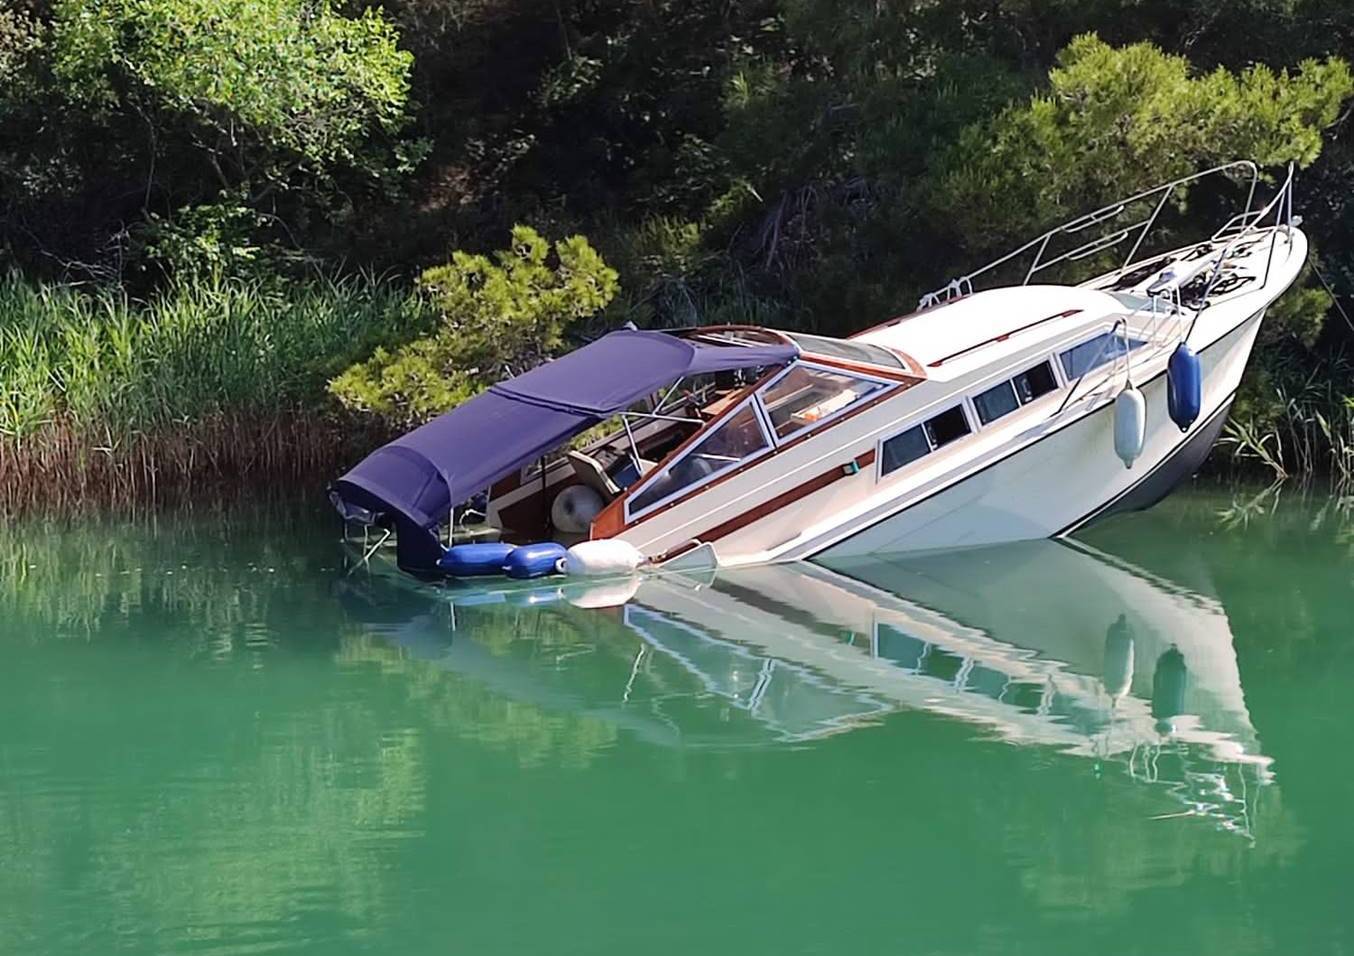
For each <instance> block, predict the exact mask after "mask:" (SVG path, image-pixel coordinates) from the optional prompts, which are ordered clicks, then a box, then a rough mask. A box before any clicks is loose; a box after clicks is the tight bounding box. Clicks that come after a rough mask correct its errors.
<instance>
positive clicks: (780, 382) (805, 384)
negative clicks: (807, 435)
mask: <svg viewBox="0 0 1354 956" xmlns="http://www.w3.org/2000/svg"><path fill="white" fill-rule="evenodd" d="M883 387H884V385H883V383H881V382H875V381H872V380H870V379H867V378H860V377H858V376H855V375H852V374H850V373H849V372H840V371H836V370H833V371H827V370H826V369H821V368H814V367H812V366H809V365H795V366H793V367H792V368H791V369H790V370H789V371H788V372H786V373H785V374H784V375H782V376H781V377H780V378H778V379H776V380H775V381H774V382H772V383H771V384H770V385H768V386H766V387H765V388H764V389H762V391H761V393H760V394H761V399H762V405H763V406H764V407H765V408H766V414H767V417H768V418H769V419H770V421H771V428H772V430H773V431H775V433H776V438H777V439H778V440H784V439H786V438H789V437H790V436H791V435H793V434H794V433H795V432H797V431H799V430H801V429H804V428H808V427H810V426H812V425H814V424H816V423H818V422H820V421H822V420H823V419H825V418H829V417H831V416H832V415H835V414H836V413H837V412H839V411H841V410H843V409H845V408H848V407H850V406H851V405H854V404H855V403H856V402H858V401H860V400H861V399H863V398H865V397H866V396H867V395H871V394H873V393H875V392H877V391H879V390H880V389H881V388H883Z"/></svg>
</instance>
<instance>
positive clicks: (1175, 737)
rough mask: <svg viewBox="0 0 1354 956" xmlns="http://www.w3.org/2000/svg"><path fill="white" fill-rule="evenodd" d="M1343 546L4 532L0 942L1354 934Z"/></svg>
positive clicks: (1200, 500)
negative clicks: (738, 544) (582, 576)
mask: <svg viewBox="0 0 1354 956" xmlns="http://www.w3.org/2000/svg"><path fill="white" fill-rule="evenodd" d="M1224 512H1225V513H1224ZM1352 528H1354V521H1351V520H1349V518H1348V516H1347V515H1346V514H1344V513H1343V512H1342V510H1341V507H1340V503H1339V502H1335V501H1330V500H1326V499H1321V500H1311V499H1308V500H1306V501H1303V500H1295V498H1294V496H1293V495H1292V494H1291V493H1289V494H1287V495H1286V496H1284V497H1283V498H1280V499H1278V500H1276V499H1275V498H1273V497H1272V496H1257V495H1256V494H1255V493H1253V492H1246V493H1234V492H1200V491H1195V492H1190V493H1187V494H1182V495H1179V496H1177V497H1175V498H1173V499H1172V500H1171V501H1169V502H1168V503H1167V504H1165V505H1163V506H1162V507H1160V508H1159V509H1157V510H1156V511H1154V512H1152V513H1149V514H1146V515H1138V516H1132V517H1130V518H1127V519H1123V520H1118V521H1117V522H1115V523H1112V524H1110V525H1108V526H1105V527H1103V528H1101V529H1099V530H1097V531H1096V532H1094V533H1091V534H1088V535H1087V536H1086V537H1085V539H1084V541H1085V543H1084V546H1081V547H1078V548H1071V547H1067V546H1064V545H1059V544H1053V543H1047V542H1044V543H1036V544H1032V545H1021V546H1017V547H1012V548H999V549H992V550H988V551H979V552H970V553H966V554H959V555H951V556H946V557H935V558H930V559H927V560H923V561H917V560H912V561H904V560H891V561H876V562H872V563H869V564H857V565H853V566H850V567H843V568H836V569H833V570H826V569H813V568H808V569H795V568H776V569H758V570H749V571H744V572H740V573H729V574H722V575H720V576H718V577H717V578H715V579H714V580H713V581H711V580H708V579H703V580H696V579H680V580H672V581H649V582H646V583H644V584H643V585H642V586H640V587H639V589H638V591H637V592H636V593H635V594H634V596H633V597H632V598H631V600H630V601H629V603H627V604H625V605H624V606H620V607H609V608H600V609H599V608H588V607H580V606H577V605H588V604H607V603H612V602H614V601H615V600H616V599H617V597H618V596H617V595H616V594H614V593H613V594H610V595H607V594H597V593H591V592H580V591H576V590H573V591H569V592H568V593H565V594H561V593H560V592H559V591H558V589H555V588H553V587H550V588H546V589H541V590H537V591H535V592H528V593H518V594H514V595H511V596H508V597H503V596H501V595H500V596H499V597H500V598H502V599H501V600H498V599H497V598H495V597H492V596H491V597H490V598H488V599H482V601H481V603H475V601H474V600H473V595H470V594H467V593H464V592H452V593H451V594H448V593H446V592H435V591H431V590H428V589H426V588H417V587H413V588H411V587H405V586H402V585H401V584H400V583H399V582H397V581H393V580H391V579H389V578H388V577H387V576H385V575H383V574H380V573H371V572H369V571H365V570H361V569H359V570H357V571H356V572H354V573H346V572H345V570H344V564H343V560H342V555H341V553H340V551H339V549H338V548H337V546H336V545H335V544H334V543H332V541H331V538H332V536H333V532H334V529H333V526H332V525H331V524H330V523H329V520H328V517H327V516H326V515H323V514H320V513H314V514H312V513H310V512H308V511H306V510H304V509H291V510H288V509H277V508H251V509H239V510H237V511H233V512H227V513H209V514H199V515H196V516H191V515H190V516H178V517H162V518H160V519H159V520H158V521H157V522H154V523H147V522H129V523H115V522H109V521H104V522H89V523H85V524H81V525H78V526H76V527H74V528H70V527H66V528H61V527H58V526H54V525H40V524H29V525H25V526H22V527H18V528H11V529H9V530H7V531H6V532H5V536H4V538H3V539H0V654H3V664H0V953H4V954H11V953H13V954H47V953H63V954H64V953H80V954H101V953H155V954H159V953H230V954H236V953H281V952H285V953H324V954H339V953H349V952H371V953H390V954H396V953H398V954H421V953H474V954H499V953H543V954H562V953H580V954H582V953H587V954H605V953H646V954H651V953H652V954H656V953H684V954H685V953H696V952H699V953H725V952H728V953H740V954H749V953H777V954H780V953H844V952H852V953H855V952H860V953H945V954H972V953H1040V954H1048V953H1076V954H1087V953H1152V954H1163V953H1170V954H1174V953H1229V954H1230V953H1304V954H1308V953H1319V954H1324V953H1331V954H1338V953H1349V952H1351V951H1354V912H1352V911H1351V906H1350V899H1351V891H1350V888H1349V886H1350V883H1349V872H1350V865H1351V860H1354V824H1352V823H1351V820H1350V808H1351V806H1352V805H1354V771H1351V768H1350V759H1351V753H1354V720H1351V717H1352V716H1354V703H1351V693H1350V692H1351V689H1354V641H1352V640H1351V631H1352V630H1354V620H1352V619H1351V618H1352V616H1351V610H1350V608H1351V600H1350V599H1351V596H1352V593H1351V592H1352V590H1354V589H1352V587H1351V567H1352V565H1351V562H1350V553H1351V548H1354V531H1351V529H1352ZM619 596H621V597H623V596H624V595H619ZM485 600H487V602H488V603H484V601H485Z"/></svg>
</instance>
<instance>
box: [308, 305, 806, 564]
mask: <svg viewBox="0 0 1354 956" xmlns="http://www.w3.org/2000/svg"><path fill="white" fill-rule="evenodd" d="M798 354H799V351H798V349H797V348H796V347H795V346H793V345H760V346H712V345H701V344H698V343H695V342H691V341H688V340H686V339H681V338H677V337H676V336H672V335H667V334H665V333H662V332H641V331H629V330H626V331H619V332H612V333H610V334H608V335H605V336H603V337H602V338H600V339H598V340H597V341H595V342H593V343H591V344H590V345H586V346H584V347H583V348H581V349H578V350H576V351H574V352H571V353H569V354H568V355H565V356H564V357H563V358H559V359H556V360H555V361H553V362H548V363H546V364H545V365H542V366H540V367H539V368H536V369H533V370H532V371H530V372H527V373H526V374H524V375H519V376H518V377H516V378H513V379H509V380H508V381H506V382H500V383H499V384H497V385H495V386H493V387H492V388H490V389H489V391H487V392H484V393H483V394H481V395H477V396H475V397H474V398H472V399H470V400H469V401H467V402H464V403H462V404H461V405H459V406H457V407H456V408H454V409H452V410H451V411H449V412H447V413H446V414H444V415H441V416H439V417H437V418H435V419H433V420H432V421H430V422H428V423H427V424H426V425H423V426H421V427H419V428H416V429H414V430H413V431H411V432H410V433H409V434H407V435H405V436H403V437H401V438H397V439H395V440H394V441H393V442H391V443H390V444H388V445H384V446H382V447H381V448H378V449H377V450H376V451H374V452H372V453H371V454H370V455H368V456H367V457H366V458H365V459H363V460H362V461H361V462H360V463H359V464H358V465H357V466H356V467H355V468H353V469H352V470H351V471H349V472H348V473H347V474H345V475H344V476H343V477H342V478H340V479H339V480H338V481H337V482H335V483H334V486H333V489H332V495H333V498H334V502H335V505H336V506H337V507H338V508H339V510H340V511H341V512H342V513H344V514H345V515H346V516H351V515H353V514H356V513H358V512H359V511H366V512H370V513H373V514H375V515H382V516H385V517H386V518H388V519H390V520H392V521H393V522H394V523H395V524H396V526H397V529H398V530H399V531H400V532H401V533H402V535H403V534H404V533H407V532H406V529H408V531H414V530H415V529H421V530H423V531H424V532H429V531H430V530H431V529H433V528H435V527H436V526H437V525H438V524H440V523H441V522H442V521H444V520H446V518H447V516H448V514H450V512H451V509H452V508H453V507H454V506H455V505H457V504H459V503H460V502H462V501H465V500H466V499H467V498H469V497H471V496H472V495H474V494H475V493H476V492H479V491H482V490H483V489H485V488H487V487H489V486H490V485H492V484H493V483H494V482H496V481H498V480H499V479H500V478H503V477H504V476H506V475H509V474H511V473H512V472H513V471H514V470H515V469H517V468H520V467H521V466H522V465H524V464H527V463H528V462H531V461H534V460H535V459H537V458H540V457H541V456H542V455H543V454H545V453H546V452H548V451H550V450H551V449H553V448H556V447H558V446H559V445H561V444H563V443H564V442H565V441H567V440H568V439H569V438H571V437H572V436H574V435H576V434H578V433H579V432H581V431H583V430H584V429H586V428H589V427H591V426H592V425H595V424H597V423H598V422H600V421H602V420H604V419H606V418H608V417H610V416H611V415H614V414H616V413H617V412H621V411H624V410H625V409H627V408H629V407H630V406H631V405H633V404H634V403H635V402H637V401H639V400H640V399H642V398H644V397H645V396H647V395H651V394H653V393H654V392H656V391H658V390H659V389H662V388H664V387H666V386H668V385H670V384H672V383H673V382H676V381H677V380H678V379H681V378H684V377H686V376H688V375H699V374H702V373H708V372H720V371H729V370H733V369H743V368H758V367H763V366H771V365H784V364H785V363H787V362H790V361H792V360H793V359H794V358H795V357H796V356H797V355H798ZM429 536H430V535H429ZM402 545H403V542H402ZM401 550H402V551H404V550H405V548H404V547H403V546H402V547H401ZM404 563H405V561H404V559H403V557H402V558H401V564H404Z"/></svg>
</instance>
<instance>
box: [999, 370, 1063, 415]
mask: <svg viewBox="0 0 1354 956" xmlns="http://www.w3.org/2000/svg"><path fill="white" fill-rule="evenodd" d="M1011 383H1012V384H1013V385H1015V390H1016V397H1017V398H1019V399H1020V404H1022V405H1028V404H1029V403H1030V402H1032V401H1034V400H1035V399H1036V398H1040V397H1042V396H1044V395H1047V394H1048V393H1049V392H1055V391H1057V390H1058V379H1057V378H1056V377H1055V376H1054V374H1053V366H1052V365H1051V364H1049V363H1048V362H1040V363H1039V364H1038V365H1036V366H1035V367H1034V368H1032V369H1027V370H1025V371H1023V372H1021V373H1020V374H1019V375H1017V376H1016V377H1015V378H1013V379H1012V380H1011Z"/></svg>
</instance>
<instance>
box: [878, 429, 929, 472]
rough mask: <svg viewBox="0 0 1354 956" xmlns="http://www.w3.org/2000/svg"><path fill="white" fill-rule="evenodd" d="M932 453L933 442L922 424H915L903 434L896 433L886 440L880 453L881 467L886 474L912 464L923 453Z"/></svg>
mask: <svg viewBox="0 0 1354 956" xmlns="http://www.w3.org/2000/svg"><path fill="white" fill-rule="evenodd" d="M930 453H931V443H930V442H928V441H927V440H926V433H925V432H924V431H922V427H921V426H920V425H914V426H913V427H911V428H909V429H908V430H907V431H905V432H903V433H902V434H901V435H894V436H893V437H892V438H890V439H889V440H888V441H886V442H884V444H883V446H882V451H881V454H880V460H881V462H882V464H881V466H880V467H881V468H882V470H883V473H884V474H886V475H887V474H888V473H889V472H891V471H897V470H898V469H899V468H901V467H903V466H904V465H910V464H912V462H914V461H916V460H917V459H918V458H920V457H921V456H922V455H929V454H930Z"/></svg>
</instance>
